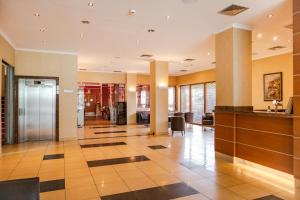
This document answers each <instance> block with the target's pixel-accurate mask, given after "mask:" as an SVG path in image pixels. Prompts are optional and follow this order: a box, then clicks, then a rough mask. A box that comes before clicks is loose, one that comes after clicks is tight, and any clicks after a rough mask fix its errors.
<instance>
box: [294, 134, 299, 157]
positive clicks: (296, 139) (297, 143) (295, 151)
mask: <svg viewBox="0 0 300 200" xmlns="http://www.w3.org/2000/svg"><path fill="white" fill-rule="evenodd" d="M294 156H296V157H298V158H300V138H295V139H294Z"/></svg>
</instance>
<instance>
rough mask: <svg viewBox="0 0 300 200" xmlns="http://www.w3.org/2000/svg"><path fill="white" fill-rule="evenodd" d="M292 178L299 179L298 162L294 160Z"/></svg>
mask: <svg viewBox="0 0 300 200" xmlns="http://www.w3.org/2000/svg"><path fill="white" fill-rule="evenodd" d="M294 177H295V178H297V179H300V160H298V159H294Z"/></svg>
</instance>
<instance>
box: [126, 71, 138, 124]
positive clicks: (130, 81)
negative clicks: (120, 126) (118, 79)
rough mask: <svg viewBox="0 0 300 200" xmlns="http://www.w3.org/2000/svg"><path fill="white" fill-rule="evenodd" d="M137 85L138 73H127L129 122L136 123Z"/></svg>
mask: <svg viewBox="0 0 300 200" xmlns="http://www.w3.org/2000/svg"><path fill="white" fill-rule="evenodd" d="M136 85H137V74H136V73H127V77H126V97H127V100H126V101H127V124H136V105H137V104H136Z"/></svg>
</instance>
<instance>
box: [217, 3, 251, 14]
mask: <svg viewBox="0 0 300 200" xmlns="http://www.w3.org/2000/svg"><path fill="white" fill-rule="evenodd" d="M248 9H249V8H246V7H244V6H239V5H235V4H232V5H231V6H228V7H227V8H225V9H223V10H221V11H219V14H222V15H227V16H236V15H238V14H240V13H242V12H244V11H246V10H248Z"/></svg>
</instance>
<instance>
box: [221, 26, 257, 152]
mask: <svg viewBox="0 0 300 200" xmlns="http://www.w3.org/2000/svg"><path fill="white" fill-rule="evenodd" d="M215 45H216V46H215V50H216V82H217V106H216V109H215V110H216V112H215V117H216V126H215V127H216V128H215V150H216V152H218V153H221V154H225V155H227V156H230V157H234V156H235V144H236V136H235V132H236V130H235V127H236V125H235V112H236V111H238V110H253V107H252V32H251V31H249V30H245V29H241V28H236V27H232V28H229V29H227V30H225V31H223V32H220V33H218V34H217V35H216V42H215Z"/></svg>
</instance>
